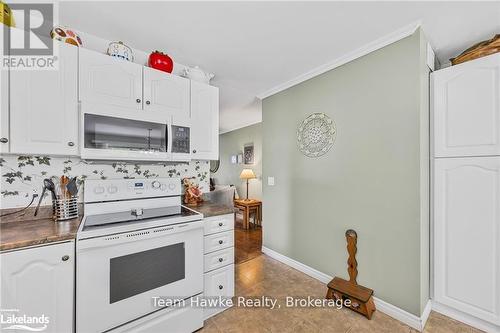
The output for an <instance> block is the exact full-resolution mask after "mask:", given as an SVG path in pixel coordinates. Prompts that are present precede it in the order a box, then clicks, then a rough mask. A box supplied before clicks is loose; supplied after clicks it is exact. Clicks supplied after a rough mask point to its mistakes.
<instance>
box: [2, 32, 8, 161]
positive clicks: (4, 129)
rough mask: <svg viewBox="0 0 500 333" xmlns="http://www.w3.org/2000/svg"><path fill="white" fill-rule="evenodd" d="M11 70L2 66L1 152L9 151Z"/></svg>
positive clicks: (3, 55)
mask: <svg viewBox="0 0 500 333" xmlns="http://www.w3.org/2000/svg"><path fill="white" fill-rule="evenodd" d="M3 29H6V27H5V25H3V24H0V54H1V55H2V57H5V56H8V55H6V54H4V53H3V45H4V39H3V38H4V31H3ZM9 140H10V136H9V70H8V69H6V68H3V66H2V68H0V153H8V152H9V145H10V144H9Z"/></svg>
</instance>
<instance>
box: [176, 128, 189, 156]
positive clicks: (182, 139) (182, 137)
mask: <svg viewBox="0 0 500 333" xmlns="http://www.w3.org/2000/svg"><path fill="white" fill-rule="evenodd" d="M189 141H190V140H189V127H183V126H175V125H172V153H182V154H189Z"/></svg>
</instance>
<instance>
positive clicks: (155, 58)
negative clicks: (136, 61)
mask: <svg viewBox="0 0 500 333" xmlns="http://www.w3.org/2000/svg"><path fill="white" fill-rule="evenodd" d="M148 66H149V67H151V68H154V69H158V70H160V71H164V72H167V73H172V70H173V69H174V61H173V60H172V58H170V57H169V56H168V55H167V54H164V53H162V52H160V51H154V52H152V53H151V54H150V55H149V60H148Z"/></svg>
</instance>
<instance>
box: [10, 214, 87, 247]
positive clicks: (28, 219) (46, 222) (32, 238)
mask: <svg viewBox="0 0 500 333" xmlns="http://www.w3.org/2000/svg"><path fill="white" fill-rule="evenodd" d="M13 210H15V209H8V210H7V209H4V210H2V211H1V213H2V214H4V213H7V212H8V211H13ZM33 213H34V210H33V209H27V210H26V211H24V212H23V213H18V214H13V215H8V216H5V217H2V218H0V251H5V250H13V249H18V248H22V247H27V246H33V245H39V244H46V243H52V242H59V241H64V240H69V239H75V237H76V232H77V231H78V227H79V226H80V222H81V220H82V219H81V216H80V217H79V218H76V219H73V220H68V221H63V222H54V220H52V219H51V218H50V215H51V214H52V207H51V206H47V207H40V213H39V216H37V217H34V216H33Z"/></svg>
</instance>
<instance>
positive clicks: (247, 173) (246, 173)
mask: <svg viewBox="0 0 500 333" xmlns="http://www.w3.org/2000/svg"><path fill="white" fill-rule="evenodd" d="M240 178H241V179H246V180H247V198H246V199H245V200H248V180H249V179H252V178H257V177H255V173H253V170H252V169H243V170H242V171H241V173H240Z"/></svg>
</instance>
